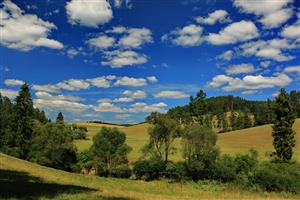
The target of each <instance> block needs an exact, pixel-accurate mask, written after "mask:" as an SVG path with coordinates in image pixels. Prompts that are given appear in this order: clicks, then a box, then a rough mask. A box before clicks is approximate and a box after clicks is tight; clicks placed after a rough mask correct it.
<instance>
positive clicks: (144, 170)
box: [133, 160, 165, 181]
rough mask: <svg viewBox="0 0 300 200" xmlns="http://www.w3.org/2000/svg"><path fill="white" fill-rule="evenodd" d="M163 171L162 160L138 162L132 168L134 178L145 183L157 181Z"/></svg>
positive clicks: (163, 164)
mask: <svg viewBox="0 0 300 200" xmlns="http://www.w3.org/2000/svg"><path fill="white" fill-rule="evenodd" d="M164 170H165V163H164V161H162V160H139V161H137V162H135V163H134V166H133V172H134V174H135V176H136V178H137V179H142V180H146V181H151V180H154V179H158V178H159V177H160V176H161V175H162V173H163V172H164Z"/></svg>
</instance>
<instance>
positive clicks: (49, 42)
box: [0, 0, 63, 51]
mask: <svg viewBox="0 0 300 200" xmlns="http://www.w3.org/2000/svg"><path fill="white" fill-rule="evenodd" d="M0 5H1V6H2V8H0V13H1V16H0V17H1V20H0V32H1V40H0V44H1V45H3V46H5V47H8V48H12V49H17V50H20V51H29V50H31V49H34V48H36V47H47V48H51V49H62V48H63V44H62V43H60V42H58V41H57V40H54V39H49V38H48V36H49V35H50V33H51V31H52V30H55V29H57V27H56V26H55V25H54V24H53V23H51V22H48V21H44V20H42V19H41V18H38V17H37V16H36V15H32V14H25V13H24V11H23V10H21V9H20V8H19V7H18V6H17V5H16V4H14V3H12V2H11V1H10V0H5V1H4V2H3V3H2V4H0Z"/></svg>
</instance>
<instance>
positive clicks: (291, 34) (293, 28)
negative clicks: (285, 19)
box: [281, 23, 300, 41]
mask: <svg viewBox="0 0 300 200" xmlns="http://www.w3.org/2000/svg"><path fill="white" fill-rule="evenodd" d="M281 36H283V37H285V38H289V39H296V40H297V41H300V23H298V24H294V25H290V26H286V27H284V28H283V30H282V32H281Z"/></svg>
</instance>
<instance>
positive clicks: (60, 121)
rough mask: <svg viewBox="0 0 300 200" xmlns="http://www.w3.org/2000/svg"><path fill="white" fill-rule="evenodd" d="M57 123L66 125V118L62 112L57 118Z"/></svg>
mask: <svg viewBox="0 0 300 200" xmlns="http://www.w3.org/2000/svg"><path fill="white" fill-rule="evenodd" d="M56 123H57V124H64V116H63V114H62V113H61V112H59V113H58V115H57V117H56Z"/></svg>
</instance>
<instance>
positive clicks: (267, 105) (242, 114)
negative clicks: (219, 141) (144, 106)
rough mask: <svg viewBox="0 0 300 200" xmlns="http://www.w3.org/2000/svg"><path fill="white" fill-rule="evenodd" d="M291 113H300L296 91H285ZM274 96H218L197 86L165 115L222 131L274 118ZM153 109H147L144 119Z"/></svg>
mask: <svg viewBox="0 0 300 200" xmlns="http://www.w3.org/2000/svg"><path fill="white" fill-rule="evenodd" d="M289 98H290V103H291V106H292V109H293V113H294V116H295V117H296V118H299V117H300V92H299V91H291V92H290V93H289ZM273 107H274V100H269V99H268V100H267V101H251V100H246V99H243V98H241V97H234V96H231V95H229V96H218V97H210V98H206V94H205V93H204V91H202V90H200V91H199V92H198V93H197V95H196V96H195V97H193V96H191V97H190V102H189V104H188V105H185V106H177V107H175V108H172V109H170V110H169V111H168V112H167V115H168V116H169V117H170V118H172V119H175V120H176V121H178V122H179V123H180V124H190V123H197V124H202V125H206V126H208V127H211V128H213V129H214V130H215V131H217V132H226V131H232V130H238V129H243V128H249V127H253V126H258V125H264V124H270V123H273V120H274V109H273ZM155 115H156V113H151V114H150V115H149V116H148V117H147V118H146V121H148V122H149V121H151V118H152V117H153V116H155Z"/></svg>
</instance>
